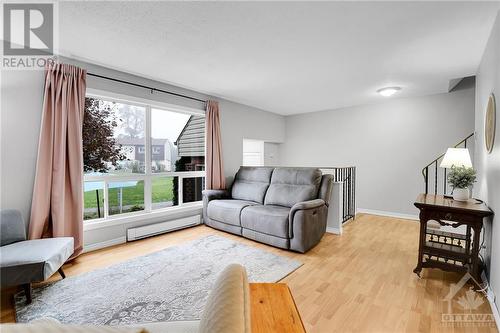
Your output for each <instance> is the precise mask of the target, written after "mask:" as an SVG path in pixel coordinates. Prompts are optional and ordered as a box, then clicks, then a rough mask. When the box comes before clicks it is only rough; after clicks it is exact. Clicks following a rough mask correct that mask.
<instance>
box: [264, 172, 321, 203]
mask: <svg viewBox="0 0 500 333" xmlns="http://www.w3.org/2000/svg"><path fill="white" fill-rule="evenodd" d="M320 184H321V171H320V170H319V169H316V168H276V169H274V172H273V176H272V178H271V185H269V189H268V190H267V193H266V198H265V201H264V204H266V205H279V206H285V207H292V206H293V205H294V204H296V203H297V202H302V201H307V200H313V199H317V198H318V190H319V186H320Z"/></svg>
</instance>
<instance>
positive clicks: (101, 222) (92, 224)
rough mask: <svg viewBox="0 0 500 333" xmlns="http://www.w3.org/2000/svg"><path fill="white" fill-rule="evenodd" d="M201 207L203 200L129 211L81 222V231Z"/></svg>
mask: <svg viewBox="0 0 500 333" xmlns="http://www.w3.org/2000/svg"><path fill="white" fill-rule="evenodd" d="M202 208H203V202H201V201H198V202H193V203H187V204H183V205H182V206H178V207H169V208H164V209H158V210H154V211H151V212H140V213H130V214H126V216H123V215H122V216H113V217H108V218H107V219H98V220H93V221H88V222H85V221H84V222H83V231H88V230H96V229H102V228H108V227H112V226H117V225H124V224H128V223H133V222H137V221H148V220H152V219H158V218H168V217H171V216H175V215H177V214H182V213H189V212H196V211H197V210H200V209H202Z"/></svg>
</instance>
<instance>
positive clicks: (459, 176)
mask: <svg viewBox="0 0 500 333" xmlns="http://www.w3.org/2000/svg"><path fill="white" fill-rule="evenodd" d="M475 182H476V171H475V170H474V169H473V168H467V167H465V166H459V167H457V166H452V167H451V170H450V173H449V174H448V183H450V185H451V187H452V188H453V192H452V194H453V199H454V200H457V201H467V200H469V197H470V193H469V188H470V187H471V186H472V184H474V183H475Z"/></svg>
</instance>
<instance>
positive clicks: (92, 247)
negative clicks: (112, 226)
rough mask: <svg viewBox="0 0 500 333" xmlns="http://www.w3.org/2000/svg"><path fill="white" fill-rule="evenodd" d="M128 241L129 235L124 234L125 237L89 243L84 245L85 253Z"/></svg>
mask: <svg viewBox="0 0 500 333" xmlns="http://www.w3.org/2000/svg"><path fill="white" fill-rule="evenodd" d="M126 242H127V237H125V236H123V237H118V238H114V239H110V240H107V241H104V242H100V243H94V244H89V245H86V246H84V247H83V253H86V252H91V251H95V250H99V249H103V248H105V247H110V246H113V245H118V244H123V243H126Z"/></svg>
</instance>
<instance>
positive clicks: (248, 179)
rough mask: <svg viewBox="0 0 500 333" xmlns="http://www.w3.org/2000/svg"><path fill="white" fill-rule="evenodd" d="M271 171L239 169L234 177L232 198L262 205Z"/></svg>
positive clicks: (257, 168)
mask: <svg viewBox="0 0 500 333" xmlns="http://www.w3.org/2000/svg"><path fill="white" fill-rule="evenodd" d="M273 170H274V168H266V167H240V170H238V173H236V176H235V177H234V182H233V187H232V189H231V196H232V198H233V199H239V200H248V201H254V202H258V203H260V204H263V203H264V196H265V195H266V191H267V188H268V187H269V183H270V181H271V174H272V173H273Z"/></svg>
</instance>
